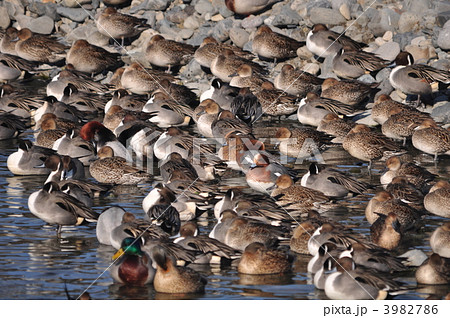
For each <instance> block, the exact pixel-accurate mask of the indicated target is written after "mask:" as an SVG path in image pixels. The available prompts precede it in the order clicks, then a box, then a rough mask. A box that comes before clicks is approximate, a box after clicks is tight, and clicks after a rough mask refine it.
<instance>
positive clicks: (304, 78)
mask: <svg viewBox="0 0 450 318" xmlns="http://www.w3.org/2000/svg"><path fill="white" fill-rule="evenodd" d="M322 82H323V79H321V78H318V77H317V76H314V75H312V74H310V73H308V72H306V71H303V70H298V69H295V68H294V67H293V66H292V65H291V64H284V65H283V67H282V68H281V72H280V74H278V75H277V76H276V77H275V79H274V82H273V83H274V85H275V87H276V88H277V89H280V90H283V91H285V92H286V93H288V94H291V95H296V96H298V97H301V98H303V97H305V96H306V94H307V93H309V92H311V93H318V92H319V90H320V88H321V86H322Z"/></svg>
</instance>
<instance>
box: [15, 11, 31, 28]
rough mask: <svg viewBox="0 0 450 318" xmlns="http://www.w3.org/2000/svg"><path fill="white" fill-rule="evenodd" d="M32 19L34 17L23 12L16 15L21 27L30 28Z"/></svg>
mask: <svg viewBox="0 0 450 318" xmlns="http://www.w3.org/2000/svg"><path fill="white" fill-rule="evenodd" d="M32 20H33V18H32V17H29V16H27V15H23V14H18V15H16V21H17V23H18V24H19V26H20V28H21V29H23V28H29V27H30V24H31V21H32Z"/></svg>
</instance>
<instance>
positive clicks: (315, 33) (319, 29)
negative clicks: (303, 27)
mask: <svg viewBox="0 0 450 318" xmlns="http://www.w3.org/2000/svg"><path fill="white" fill-rule="evenodd" d="M365 46H366V44H364V43H360V42H356V41H354V40H352V39H351V38H349V37H347V36H345V35H343V34H339V33H336V32H333V31H330V30H328V28H327V27H326V26H325V25H324V24H321V23H318V24H315V25H313V27H312V30H311V31H309V33H308V35H307V37H306V47H307V48H308V50H309V51H310V52H311V53H313V54H315V55H317V56H319V57H328V56H333V55H335V54H336V53H338V52H339V50H341V49H342V48H345V49H347V50H349V49H350V50H352V51H358V50H360V49H362V48H363V47H365Z"/></svg>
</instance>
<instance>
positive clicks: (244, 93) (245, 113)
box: [230, 87, 263, 124]
mask: <svg viewBox="0 0 450 318" xmlns="http://www.w3.org/2000/svg"><path fill="white" fill-rule="evenodd" d="M230 111H231V112H232V113H233V114H234V115H235V116H236V117H237V118H239V119H241V120H242V121H244V122H245V123H247V124H253V123H254V122H255V121H257V120H258V119H260V118H261V116H262V114H263V110H262V106H261V103H260V102H259V100H258V98H257V97H256V96H255V95H253V93H252V92H251V91H250V89H249V88H247V87H244V88H241V89H240V90H239V94H238V95H237V96H236V97H235V98H234V99H233V101H232V102H231V105H230Z"/></svg>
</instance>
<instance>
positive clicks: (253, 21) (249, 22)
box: [241, 15, 264, 29]
mask: <svg viewBox="0 0 450 318" xmlns="http://www.w3.org/2000/svg"><path fill="white" fill-rule="evenodd" d="M263 22H264V20H263V18H262V17H261V16H254V15H249V16H248V17H246V18H245V19H243V20H242V23H241V26H242V27H243V28H244V29H253V28H257V27H259V26H261V25H262V24H263Z"/></svg>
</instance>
